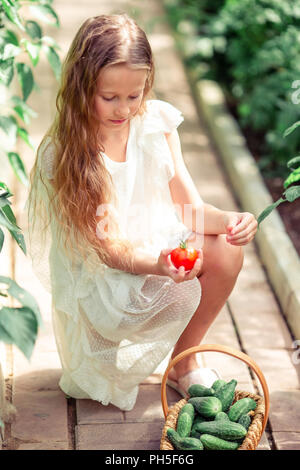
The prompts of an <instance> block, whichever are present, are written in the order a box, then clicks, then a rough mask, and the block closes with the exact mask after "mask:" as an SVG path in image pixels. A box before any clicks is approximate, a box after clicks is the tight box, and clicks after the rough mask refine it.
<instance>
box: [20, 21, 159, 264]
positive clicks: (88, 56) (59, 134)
mask: <svg viewBox="0 0 300 470" xmlns="http://www.w3.org/2000/svg"><path fill="white" fill-rule="evenodd" d="M120 63H124V64H126V65H129V66H130V67H133V68H146V69H148V75H147V80H146V84H145V88H144V94H143V99H142V104H141V107H140V109H139V111H138V112H139V113H143V111H144V109H145V100H146V97H148V96H149V93H150V91H151V89H152V85H153V79H154V64H153V57H152V52H151V47H150V44H149V42H148V39H147V37H146V35H145V33H144V31H143V30H142V29H141V28H140V27H139V26H138V25H137V24H136V22H135V21H134V20H133V19H131V18H130V17H128V16H127V15H126V14H121V15H100V16H96V17H93V18H89V19H87V20H86V21H85V22H84V23H83V24H82V26H81V27H80V29H79V30H78V32H77V34H76V36H75V38H74V40H73V42H72V44H71V46H70V49H69V51H68V54H67V56H66V59H65V61H64V63H63V67H62V76H61V86H60V89H59V92H58V95H57V99H56V107H57V113H56V117H55V119H54V122H53V124H52V125H51V127H50V129H49V130H48V132H47V133H46V135H45V136H44V139H43V140H42V142H41V143H40V146H39V148H38V152H39V149H40V147H41V146H42V145H43V143H44V142H45V139H46V138H49V137H50V138H51V142H52V144H53V148H54V160H53V179H52V180H51V193H52V195H51V194H50V193H49V190H48V195H49V196H50V197H49V204H50V206H51V212H53V214H54V215H55V218H56V221H57V222H58V224H57V225H58V227H59V233H60V235H61V236H62V239H63V240H64V246H65V248H66V251H67V253H68V255H69V256H72V254H74V255H75V254H77V252H78V251H79V252H80V253H81V254H82V255H84V257H85V258H87V257H88V255H89V254H90V253H95V252H96V253H97V255H98V256H99V258H100V259H101V260H102V261H103V262H104V263H106V264H109V263H110V259H111V257H110V254H111V247H112V246H115V247H119V246H120V245H121V246H123V247H124V248H126V249H127V253H128V254H130V251H131V250H132V249H133V247H132V245H131V244H130V243H129V242H126V241H125V240H120V238H118V237H116V238H114V240H115V241H114V244H113V245H110V250H109V251H108V249H107V245H106V244H105V243H101V242H100V240H99V237H98V236H97V233H96V227H97V223H98V222H99V217H98V216H97V207H98V206H99V205H100V204H107V203H112V201H114V191H113V184H112V178H111V175H110V173H109V172H108V171H107V169H106V168H105V165H104V163H103V160H102V156H101V154H100V152H101V151H104V148H103V145H102V144H101V140H100V135H99V123H98V121H97V117H96V116H95V112H94V99H95V94H96V87H97V79H98V76H99V73H100V71H101V70H102V69H103V68H104V67H106V66H110V65H114V64H120ZM37 180H39V181H44V179H43V174H42V172H41V171H40V168H39V165H38V158H36V161H35V163H34V166H33V168H32V171H31V174H30V182H31V188H30V193H29V204H30V205H31V204H36V203H37V202H38V201H37V199H36V198H35V196H36V194H35V191H34V189H35V187H36V182H37ZM45 186H46V187H47V186H48V185H45ZM34 210H35V211H37V210H38V208H35V209H34ZM43 216H44V214H43ZM50 217H51V216H50ZM111 227H114V230H115V232H114V233H116V234H118V221H114V220H112V221H111V225H110V228H111ZM45 228H46V227H45ZM71 237H74V239H73V241H72V242H70V241H71ZM110 241H112V240H110ZM74 242H75V243H74ZM99 258H98V259H99Z"/></svg>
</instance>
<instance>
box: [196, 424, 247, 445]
mask: <svg viewBox="0 0 300 470" xmlns="http://www.w3.org/2000/svg"><path fill="white" fill-rule="evenodd" d="M194 430H195V431H197V432H200V433H201V434H212V435H213V436H215V437H220V438H221V439H225V440H227V441H235V440H238V439H243V438H244V437H245V436H246V434H247V431H246V429H245V428H244V426H242V425H241V424H239V423H233V422H231V421H225V420H224V419H222V420H219V421H207V422H206V423H204V422H203V423H199V424H197V425H196V426H195V428H194Z"/></svg>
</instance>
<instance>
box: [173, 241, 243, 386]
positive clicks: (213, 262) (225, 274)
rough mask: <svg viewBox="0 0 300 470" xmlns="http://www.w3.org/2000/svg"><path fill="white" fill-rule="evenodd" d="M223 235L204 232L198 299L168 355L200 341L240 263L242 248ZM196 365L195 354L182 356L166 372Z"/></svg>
mask: <svg viewBox="0 0 300 470" xmlns="http://www.w3.org/2000/svg"><path fill="white" fill-rule="evenodd" d="M225 237H226V236H224V235H205V237H204V244H203V269H202V273H201V275H200V276H199V282H200V283H201V287H202V298H201V301H200V304H199V306H198V308H197V310H196V311H195V313H194V315H193V317H192V319H191V321H190V322H189V324H188V325H187V327H186V328H185V330H184V331H183V333H182V334H181V336H180V338H179V339H178V341H177V343H176V345H175V347H174V350H173V353H172V358H173V357H175V356H176V355H177V354H179V353H180V352H182V351H184V350H185V349H188V348H191V347H193V346H197V345H199V344H200V343H201V341H202V339H203V337H204V335H205V334H206V332H207V330H208V328H209V327H210V325H211V324H212V323H213V321H214V319H215V318H216V316H217V315H218V313H219V312H220V310H221V309H222V307H223V306H224V304H225V303H226V300H227V299H228V297H229V295H230V293H231V291H232V289H233V287H234V285H235V282H236V280H237V277H238V274H239V272H240V270H241V268H242V265H243V250H242V247H238V246H234V245H230V244H229V243H227V242H226V238H225ZM197 367H199V365H198V364H197V361H196V356H195V355H190V356H188V357H187V358H185V359H182V360H181V361H179V362H178V363H177V365H176V366H175V367H174V369H175V371H174V370H172V371H170V378H173V379H176V378H178V377H181V376H183V375H184V374H186V373H187V372H189V371H190V370H192V369H195V368H197Z"/></svg>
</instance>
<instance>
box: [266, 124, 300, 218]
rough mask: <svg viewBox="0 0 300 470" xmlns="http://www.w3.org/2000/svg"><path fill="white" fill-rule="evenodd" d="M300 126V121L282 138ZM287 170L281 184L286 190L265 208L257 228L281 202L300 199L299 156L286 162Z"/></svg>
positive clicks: (286, 131)
mask: <svg viewBox="0 0 300 470" xmlns="http://www.w3.org/2000/svg"><path fill="white" fill-rule="evenodd" d="M299 126H300V121H297V122H295V123H294V124H293V125H292V126H290V127H289V128H288V129H286V130H285V132H284V137H287V136H288V135H290V134H291V133H292V132H293V131H294V130H295V129H297V128H298V127H299ZM287 168H288V170H289V171H290V173H289V175H288V176H287V177H286V179H285V180H284V182H283V187H284V188H286V190H285V191H284V192H283V193H282V195H281V197H280V198H279V199H278V200H277V201H275V202H273V204H270V205H269V206H267V207H266V208H265V209H264V210H263V211H262V212H261V213H260V214H259V216H258V217H257V222H258V226H260V224H261V222H262V221H263V220H264V219H265V218H266V217H267V216H268V215H269V214H271V212H272V211H273V210H274V209H275V208H276V207H277V206H279V204H282V203H283V202H294V201H295V200H296V199H298V198H299V197H300V155H297V156H296V157H294V158H292V159H291V160H289V161H288V162H287Z"/></svg>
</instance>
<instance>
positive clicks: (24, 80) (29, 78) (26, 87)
mask: <svg viewBox="0 0 300 470" xmlns="http://www.w3.org/2000/svg"><path fill="white" fill-rule="evenodd" d="M16 67H17V73H18V79H19V82H20V84H21V88H22V93H23V100H24V101H26V100H27V98H28V96H29V95H30V93H31V92H32V88H33V83H34V79H33V74H32V71H31V68H30V67H29V66H28V65H27V64H23V63H22V62H18V63H17V64H16Z"/></svg>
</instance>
